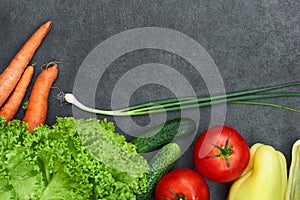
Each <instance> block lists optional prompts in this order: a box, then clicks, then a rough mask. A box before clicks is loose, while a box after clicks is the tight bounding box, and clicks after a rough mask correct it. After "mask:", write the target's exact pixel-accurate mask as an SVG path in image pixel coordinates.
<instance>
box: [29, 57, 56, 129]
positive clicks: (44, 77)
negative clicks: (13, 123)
mask: <svg viewBox="0 0 300 200" xmlns="http://www.w3.org/2000/svg"><path fill="white" fill-rule="evenodd" d="M57 75H58V68H57V64H56V63H55V62H50V63H48V64H47V66H46V69H43V70H42V72H41V73H40V74H39V75H38V77H37V79H36V80H35V82H34V85H33V88H32V91H31V94H30V97H29V101H28V106H27V108H26V112H25V116H24V118H23V122H26V123H27V124H28V127H27V128H28V130H29V131H30V132H32V131H33V129H34V128H35V127H37V126H39V125H41V124H45V122H46V117H47V110H48V96H49V92H50V89H51V87H52V84H53V83H54V81H55V80H56V78H57Z"/></svg>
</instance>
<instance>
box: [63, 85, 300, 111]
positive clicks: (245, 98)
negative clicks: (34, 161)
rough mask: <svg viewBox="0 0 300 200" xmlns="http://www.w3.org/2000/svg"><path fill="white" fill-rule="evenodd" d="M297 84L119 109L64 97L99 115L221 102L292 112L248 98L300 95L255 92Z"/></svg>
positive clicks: (175, 109) (69, 95)
mask: <svg viewBox="0 0 300 200" xmlns="http://www.w3.org/2000/svg"><path fill="white" fill-rule="evenodd" d="M297 85H300V82H293V83H286V84H281V85H276V86H271V87H265V88H259V89H252V90H247V91H242V92H235V93H230V94H225V95H217V96H209V97H200V98H197V97H188V98H173V99H165V100H159V101H154V102H149V103H144V104H139V105H134V106H130V107H127V108H123V109H119V110H99V109H95V108H90V107H88V106H85V105H84V104H82V103H81V102H79V101H78V100H77V99H76V97H75V96H74V95H73V94H71V93H67V94H65V95H64V98H65V100H66V101H67V102H68V103H71V104H73V105H75V106H77V107H78V108H80V109H82V110H84V111H87V112H91V113H96V114H101V115H111V116H136V115H146V114H152V113H160V112H171V111H178V110H183V109H191V108H201V107H206V106H212V105H216V104H223V103H231V104H245V105H260V106H267V107H275V108H280V109H284V110H289V111H293V112H300V111H299V110H297V109H294V108H290V107H287V106H282V105H278V104H274V103H266V102H258V101H250V100H257V99H269V98H278V97H300V93H268V94H266V93H263V94H257V93H262V92H266V91H271V90H276V89H281V88H285V87H292V86H297Z"/></svg>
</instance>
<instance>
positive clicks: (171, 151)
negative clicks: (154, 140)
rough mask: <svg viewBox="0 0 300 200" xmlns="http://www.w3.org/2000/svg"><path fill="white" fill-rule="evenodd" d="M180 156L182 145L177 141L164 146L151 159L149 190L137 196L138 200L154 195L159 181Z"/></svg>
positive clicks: (148, 180) (148, 174) (148, 178)
mask: <svg viewBox="0 0 300 200" xmlns="http://www.w3.org/2000/svg"><path fill="white" fill-rule="evenodd" d="M179 157H180V147H179V145H178V144H176V143H169V144H166V145H165V146H163V147H162V148H161V149H160V150H159V151H158V152H157V153H156V154H155V155H154V156H153V157H152V158H151V160H150V161H149V167H150V171H149V172H148V173H147V174H146V176H147V192H146V193H143V194H139V195H137V196H136V199H137V200H149V199H151V198H152V196H153V192H154V190H155V187H156V184H157V183H158V181H159V180H160V179H161V178H162V177H163V176H164V175H165V174H166V173H167V172H168V171H169V170H170V169H171V168H172V167H173V166H174V164H175V163H176V161H177V160H178V158H179Z"/></svg>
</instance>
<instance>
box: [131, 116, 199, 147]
mask: <svg viewBox="0 0 300 200" xmlns="http://www.w3.org/2000/svg"><path fill="white" fill-rule="evenodd" d="M195 130H196V123H195V122H194V121H193V120H192V119H188V118H176V119H172V120H169V121H167V122H165V123H163V124H160V125H158V126H156V127H153V128H151V129H149V130H147V131H145V132H143V133H141V134H140V135H139V136H138V137H135V138H133V139H132V140H131V141H130V143H132V144H134V145H135V146H136V151H137V152H138V153H147V152H150V151H151V150H153V149H155V148H157V147H159V146H161V145H163V144H166V143H169V142H171V141H172V140H176V139H180V138H183V137H186V136H188V135H191V134H192V133H194V132H195Z"/></svg>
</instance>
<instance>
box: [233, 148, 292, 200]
mask: <svg viewBox="0 0 300 200" xmlns="http://www.w3.org/2000/svg"><path fill="white" fill-rule="evenodd" d="M286 186H287V166H286V159H285V157H284V155H283V154H282V153H281V152H279V151H276V150H275V149H274V148H273V147H272V146H269V145H264V144H260V143H257V144H254V145H253V146H252V147H251V148H250V161H249V163H248V166H247V168H246V169H245V171H244V173H243V174H242V175H241V177H239V178H238V179H237V180H235V181H234V182H233V184H232V185H231V187H230V191H229V195H228V198H227V199H228V200H284V198H285V191H286Z"/></svg>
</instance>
